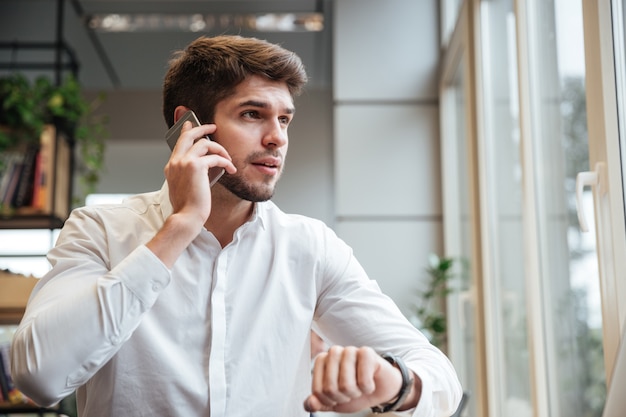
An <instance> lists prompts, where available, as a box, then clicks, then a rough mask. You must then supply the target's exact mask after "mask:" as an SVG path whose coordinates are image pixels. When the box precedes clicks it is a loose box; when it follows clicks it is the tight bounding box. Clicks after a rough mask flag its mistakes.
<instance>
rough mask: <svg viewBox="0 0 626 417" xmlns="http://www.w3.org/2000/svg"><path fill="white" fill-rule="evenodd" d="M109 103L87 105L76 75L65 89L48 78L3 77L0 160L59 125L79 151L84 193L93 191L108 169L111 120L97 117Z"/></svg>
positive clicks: (98, 100) (64, 84)
mask: <svg viewBox="0 0 626 417" xmlns="http://www.w3.org/2000/svg"><path fill="white" fill-rule="evenodd" d="M103 100H104V95H103V94H100V95H99V96H98V97H97V98H96V100H94V101H93V102H88V101H87V100H85V99H84V97H83V96H82V94H81V88H80V85H79V83H78V81H77V80H76V78H75V77H74V76H72V75H70V76H68V77H66V79H65V80H63V82H62V83H61V84H60V85H55V84H53V83H52V81H51V80H50V79H48V78H46V77H38V78H36V79H35V80H34V81H33V82H31V81H29V79H28V78H26V76H24V75H23V74H21V73H15V74H11V75H8V76H5V77H2V78H0V126H2V128H0V155H1V154H2V153H3V152H5V151H7V150H9V149H11V148H15V147H16V146H19V145H21V144H22V145H23V144H28V143H35V144H36V143H37V142H38V141H39V138H40V135H41V132H42V130H43V128H44V126H45V125H47V124H54V125H55V126H56V127H57V128H58V129H60V130H62V131H64V132H65V133H67V134H68V135H69V137H70V138H71V139H72V140H73V141H74V143H75V144H76V145H77V149H78V150H79V153H78V155H77V156H78V157H77V159H76V167H77V171H76V172H77V174H78V179H79V183H80V185H81V188H82V193H81V194H82V195H86V194H88V193H90V192H93V191H94V189H95V186H96V184H97V183H98V181H99V175H100V171H101V170H102V167H103V163H104V150H105V139H106V136H107V131H106V128H105V125H106V123H107V119H106V116H102V115H95V113H94V111H95V110H96V108H97V106H99V105H100V103H101V102H102V101H103ZM0 168H1V167H0Z"/></svg>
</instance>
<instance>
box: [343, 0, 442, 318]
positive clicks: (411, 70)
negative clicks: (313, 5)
mask: <svg viewBox="0 0 626 417" xmlns="http://www.w3.org/2000/svg"><path fill="white" fill-rule="evenodd" d="M333 5H334V11H333V19H334V33H333V37H334V43H333V45H334V49H333V58H334V59H333V68H334V72H333V80H334V90H333V102H334V120H335V124H334V149H335V170H336V175H335V186H336V199H335V208H336V213H335V214H336V229H337V232H338V234H339V235H340V236H341V237H343V238H344V239H345V240H346V241H347V242H348V243H349V244H351V245H352V246H353V248H354V251H355V254H356V256H357V257H358V258H359V259H360V260H361V263H362V264H363V266H364V267H365V269H366V270H367V271H368V272H369V274H370V276H371V278H373V279H376V280H377V281H378V282H379V285H380V286H381V288H382V289H383V291H385V292H386V293H388V294H389V295H390V296H391V297H392V298H393V299H394V300H395V301H396V303H398V304H399V305H400V307H401V309H402V310H403V311H404V312H405V314H410V310H411V309H412V305H413V303H414V302H415V292H416V290H417V288H419V287H420V279H421V278H424V277H425V272H424V267H425V266H426V262H427V257H428V254H429V253H431V252H435V253H440V252H441V249H442V216H441V193H440V188H441V187H440V183H441V181H440V163H439V160H440V154H439V132H438V110H439V102H438V78H437V70H438V64H439V35H438V7H439V6H438V2H437V0H420V1H414V0H388V1H385V2H380V1H376V0H336V1H335V2H334V3H333Z"/></svg>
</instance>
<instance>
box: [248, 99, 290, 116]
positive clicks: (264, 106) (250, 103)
mask: <svg viewBox="0 0 626 417" xmlns="http://www.w3.org/2000/svg"><path fill="white" fill-rule="evenodd" d="M246 106H252V107H259V108H262V109H267V108H268V107H269V104H267V103H266V102H264V101H257V100H247V101H244V102H242V103H239V107H246ZM284 112H285V113H287V114H294V113H295V112H296V109H295V108H293V107H285V109H284Z"/></svg>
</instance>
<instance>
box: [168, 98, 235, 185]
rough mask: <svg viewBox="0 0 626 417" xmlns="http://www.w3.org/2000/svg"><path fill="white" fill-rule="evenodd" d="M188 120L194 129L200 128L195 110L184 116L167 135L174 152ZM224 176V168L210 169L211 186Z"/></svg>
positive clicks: (207, 137)
mask: <svg viewBox="0 0 626 417" xmlns="http://www.w3.org/2000/svg"><path fill="white" fill-rule="evenodd" d="M188 120H189V121H190V122H191V124H192V127H196V126H200V121H199V120H198V118H197V117H196V114H195V113H194V112H193V110H188V111H187V112H186V113H185V114H184V115H183V117H181V118H180V119H178V121H177V122H176V123H175V124H174V126H172V127H171V128H170V129H169V130H168V131H167V133H166V134H165V140H166V141H167V144H168V145H169V147H170V149H171V150H174V146H175V145H176V142H177V141H178V138H179V137H180V133H181V131H182V128H183V124H184V123H185V122H186V121H188ZM205 138H206V139H207V140H212V139H211V137H210V136H208V135H207V136H205ZM222 175H224V168H221V167H212V168H209V183H210V185H211V186H213V185H214V184H215V183H216V182H217V181H218V180H219V179H220V178H221V177H222Z"/></svg>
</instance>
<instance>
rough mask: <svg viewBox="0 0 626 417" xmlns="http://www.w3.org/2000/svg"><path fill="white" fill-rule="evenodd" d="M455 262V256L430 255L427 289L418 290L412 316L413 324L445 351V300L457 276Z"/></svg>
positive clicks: (427, 268) (446, 330)
mask: <svg viewBox="0 0 626 417" xmlns="http://www.w3.org/2000/svg"><path fill="white" fill-rule="evenodd" d="M455 262H456V260H455V259H454V258H449V257H441V258H440V257H439V256H437V255H435V254H431V255H430V256H429V258H428V267H426V272H427V274H428V277H429V279H428V280H427V281H426V287H425V289H423V290H420V291H418V296H419V300H418V301H417V304H416V307H415V311H414V316H413V317H411V321H412V323H413V325H414V326H415V327H417V328H418V329H420V330H421V331H422V333H424V335H425V336H426V337H427V338H428V339H429V340H430V342H431V343H432V344H434V345H435V346H437V347H439V348H440V349H441V350H443V351H444V352H445V351H446V350H447V338H448V323H447V318H446V309H445V302H446V296H447V295H448V294H450V293H451V292H452V291H453V289H452V287H451V285H450V284H451V282H452V280H453V279H454V278H455V277H456V275H455V274H454V273H453V266H454V265H455Z"/></svg>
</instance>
